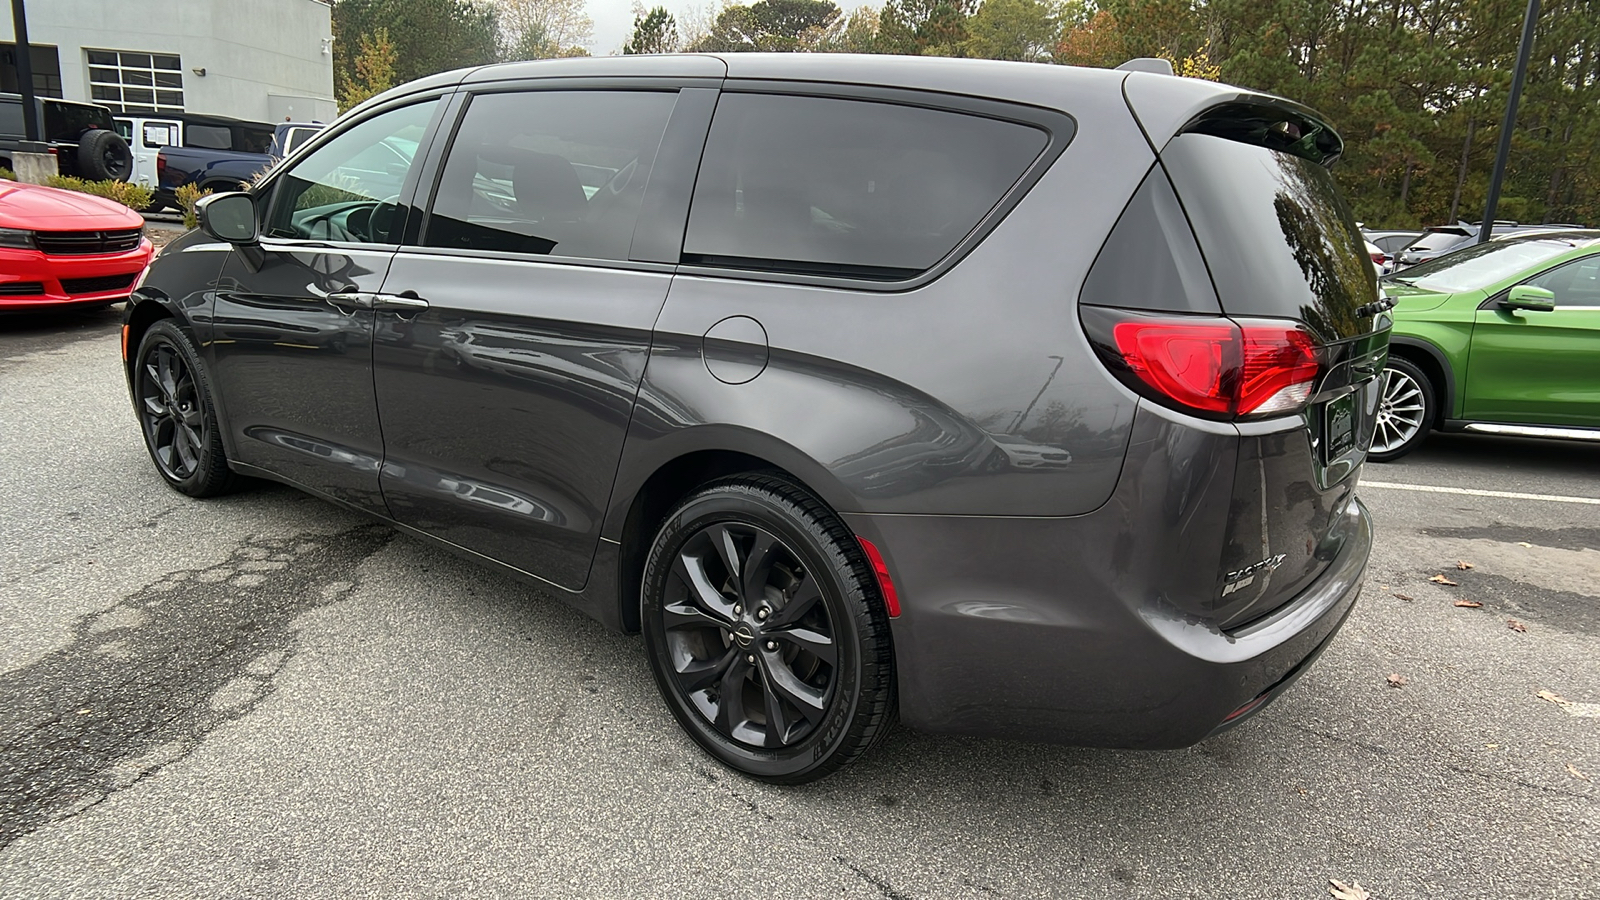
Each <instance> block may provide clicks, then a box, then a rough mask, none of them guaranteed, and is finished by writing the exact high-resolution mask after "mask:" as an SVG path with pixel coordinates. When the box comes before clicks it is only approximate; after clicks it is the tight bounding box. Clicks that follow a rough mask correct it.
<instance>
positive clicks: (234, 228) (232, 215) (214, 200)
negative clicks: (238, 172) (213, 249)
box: [194, 191, 259, 247]
mask: <svg viewBox="0 0 1600 900" xmlns="http://www.w3.org/2000/svg"><path fill="white" fill-rule="evenodd" d="M194 212H195V217H196V218H198V219H199V220H200V230H201V231H202V232H204V233H205V235H206V236H207V237H210V238H215V239H216V240H219V241H226V242H228V243H230V244H233V245H234V246H236V247H238V246H249V245H253V244H255V243H256V242H257V240H258V238H259V235H258V234H257V232H256V198H255V197H252V196H251V195H249V194H246V193H244V192H242V191H230V192H228V193H226V194H212V195H211V196H209V197H201V198H200V202H198V203H196V204H195V205H194Z"/></svg>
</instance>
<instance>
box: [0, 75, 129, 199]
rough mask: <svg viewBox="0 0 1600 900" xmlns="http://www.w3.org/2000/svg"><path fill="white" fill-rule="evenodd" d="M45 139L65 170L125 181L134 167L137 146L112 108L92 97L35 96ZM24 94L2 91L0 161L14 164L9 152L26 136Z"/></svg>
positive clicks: (7, 165)
mask: <svg viewBox="0 0 1600 900" xmlns="http://www.w3.org/2000/svg"><path fill="white" fill-rule="evenodd" d="M34 103H36V104H38V107H39V116H40V118H39V121H40V122H41V123H42V125H43V127H44V131H43V133H42V134H40V136H39V137H40V139H41V142H42V143H44V145H45V146H46V147H47V148H48V149H49V150H50V151H51V152H52V153H53V154H54V155H55V158H56V167H57V168H58V169H59V170H60V172H61V174H62V175H75V176H77V177H79V178H86V179H88V180H90V181H127V180H128V175H129V174H131V173H132V172H133V151H131V150H129V149H128V142H127V141H125V140H123V139H122V135H120V134H117V126H116V123H115V122H113V121H112V119H111V110H109V109H106V108H105V107H104V106H100V105H97V104H94V103H78V102H76V101H73V100H59V99H57V98H55V97H35V98H34ZM27 133H28V132H27V126H26V125H25V123H24V122H23V118H22V97H21V95H19V94H0V167H4V168H7V169H11V168H13V166H12V164H11V154H13V153H15V152H16V151H17V147H18V146H19V145H20V144H22V143H23V142H24V141H25V140H26V137H25V136H26V135H27Z"/></svg>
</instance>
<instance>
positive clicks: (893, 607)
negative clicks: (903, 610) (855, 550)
mask: <svg viewBox="0 0 1600 900" xmlns="http://www.w3.org/2000/svg"><path fill="white" fill-rule="evenodd" d="M856 540H858V541H860V542H861V550H862V552H864V553H866V554H867V562H868V563H870V564H871V565H872V572H873V574H875V575H877V576H878V590H880V591H882V592H883V605H884V606H886V607H888V609H889V618H891V619H895V618H899V616H900V595H899V594H897V593H895V590H894V579H893V578H890V577H889V566H888V564H887V563H885V562H884V561H883V554H881V553H879V552H878V548H877V547H874V546H872V542H871V541H869V540H867V539H866V538H864V537H861V536H859V535H858V536H857V537H856Z"/></svg>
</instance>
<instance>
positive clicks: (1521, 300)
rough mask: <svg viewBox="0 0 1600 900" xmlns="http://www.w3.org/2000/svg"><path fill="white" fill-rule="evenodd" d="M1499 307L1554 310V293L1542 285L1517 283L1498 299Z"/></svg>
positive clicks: (1543, 310) (1541, 310)
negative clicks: (1503, 296) (1502, 297)
mask: <svg viewBox="0 0 1600 900" xmlns="http://www.w3.org/2000/svg"><path fill="white" fill-rule="evenodd" d="M1500 308H1501V309H1525V310H1527V311H1529V312H1554V311H1555V308H1556V295H1555V292H1554V291H1547V290H1545V289H1544V288H1542V287H1534V286H1533V285H1531V284H1519V285H1517V286H1516V287H1514V288H1512V289H1511V292H1510V293H1508V294H1506V296H1505V298H1504V299H1502V300H1501V301H1500Z"/></svg>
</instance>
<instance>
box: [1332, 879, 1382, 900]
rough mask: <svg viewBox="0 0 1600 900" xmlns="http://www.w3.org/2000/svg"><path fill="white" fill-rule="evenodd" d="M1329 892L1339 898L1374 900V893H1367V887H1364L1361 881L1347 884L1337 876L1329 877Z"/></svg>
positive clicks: (1340, 899) (1342, 899)
mask: <svg viewBox="0 0 1600 900" xmlns="http://www.w3.org/2000/svg"><path fill="white" fill-rule="evenodd" d="M1328 893H1330V894H1332V895H1333V896H1334V897H1336V898H1338V900H1372V895H1371V894H1369V893H1367V889H1366V888H1364V887H1362V886H1361V882H1359V881H1357V882H1355V883H1353V884H1345V883H1344V882H1342V881H1340V880H1339V879H1337V878H1329V879H1328Z"/></svg>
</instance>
